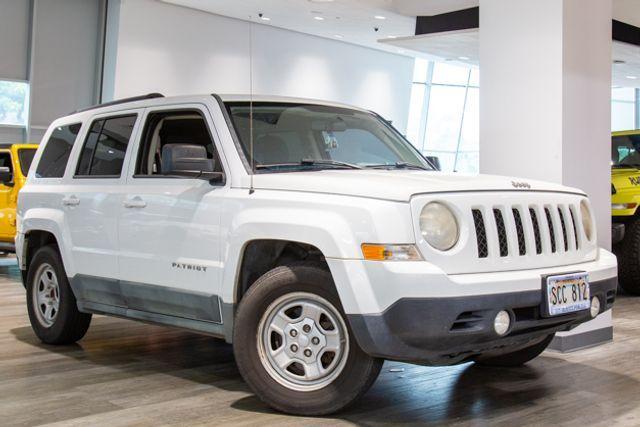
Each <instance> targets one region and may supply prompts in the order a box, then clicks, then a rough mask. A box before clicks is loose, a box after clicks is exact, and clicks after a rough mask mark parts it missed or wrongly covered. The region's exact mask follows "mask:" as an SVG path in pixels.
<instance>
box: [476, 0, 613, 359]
mask: <svg viewBox="0 0 640 427" xmlns="http://www.w3.org/2000/svg"><path fill="white" fill-rule="evenodd" d="M611 9H612V4H611V0H480V88H481V89H480V91H481V92H480V171H481V172H482V173H492V174H498V175H512V176H520V177H525V178H532V179H541V180H546V181H553V182H559V183H562V184H565V185H568V186H573V187H578V188H581V189H582V190H584V191H586V192H587V194H588V195H589V197H590V199H591V203H592V206H593V209H594V212H595V215H596V221H597V225H598V239H599V243H600V245H601V246H602V247H605V248H610V246H611V184H610V182H611V178H610V174H611V171H610V140H611V112H610V111H611V44H612V41H611V19H612V11H611ZM610 332H611V313H610V312H608V313H604V314H603V315H601V316H599V317H598V318H597V319H595V320H594V321H592V322H589V323H586V324H584V325H581V326H580V327H579V328H576V329H575V330H574V331H571V332H569V333H562V334H559V336H560V337H562V338H560V339H559V340H557V342H554V344H556V347H558V348H560V347H566V346H567V345H568V344H567V343H569V342H571V343H576V345H578V346H579V344H580V342H583V343H585V344H589V343H590V342H589V339H591V340H593V339H596V340H597V339H598V337H601V338H603V339H606V337H607V335H610ZM577 334H582V335H581V336H582V337H584V340H582V341H581V340H580V339H576V338H577ZM567 336H573V338H570V339H566V337H567ZM563 339H564V342H565V344H563V343H562V341H563ZM569 347H571V345H569Z"/></svg>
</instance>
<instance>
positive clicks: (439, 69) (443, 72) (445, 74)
mask: <svg viewBox="0 0 640 427" xmlns="http://www.w3.org/2000/svg"><path fill="white" fill-rule="evenodd" d="M468 80H469V68H467V67H461V66H459V65H453V64H447V63H446V62H436V63H435V64H434V66H433V78H432V80H431V83H433V84H444V85H462V86H466V85H467V81H468Z"/></svg>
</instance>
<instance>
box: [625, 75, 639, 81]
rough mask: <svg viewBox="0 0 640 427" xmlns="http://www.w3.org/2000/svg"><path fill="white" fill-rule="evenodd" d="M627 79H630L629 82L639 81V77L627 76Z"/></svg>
mask: <svg viewBox="0 0 640 427" xmlns="http://www.w3.org/2000/svg"><path fill="white" fill-rule="evenodd" d="M627 78H628V79H629V80H635V79H637V78H638V77H637V76H627Z"/></svg>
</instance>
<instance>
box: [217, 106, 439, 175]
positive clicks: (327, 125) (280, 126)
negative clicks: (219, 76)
mask: <svg viewBox="0 0 640 427" xmlns="http://www.w3.org/2000/svg"><path fill="white" fill-rule="evenodd" d="M226 106H227V109H228V111H229V114H230V116H231V120H232V122H233V125H234V127H235V130H236V132H237V134H238V137H239V139H240V144H241V146H242V151H243V154H244V156H245V157H246V158H247V159H250V158H251V156H250V154H249V151H250V147H249V145H250V139H249V131H250V115H249V103H248V102H229V103H227V104H226ZM253 153H254V161H255V169H256V172H257V173H264V172H274V171H296V170H308V169H329V168H332V169H334V168H349V169H362V168H415V169H426V170H434V169H433V167H432V166H431V165H430V164H429V163H428V162H427V161H426V160H425V159H424V158H423V157H422V156H421V155H420V153H419V152H418V151H417V150H416V149H415V148H413V147H412V146H411V144H409V143H408V142H407V141H406V140H405V139H403V138H402V136H401V135H400V134H398V132H397V131H395V130H394V129H393V128H392V127H391V126H390V125H389V124H388V123H386V122H385V121H384V120H382V119H380V118H378V117H377V116H375V115H373V114H370V113H365V112H361V111H357V110H351V109H347V108H339V107H330V106H323V105H312V104H293V103H270V102H260V103H257V102H254V103H253Z"/></svg>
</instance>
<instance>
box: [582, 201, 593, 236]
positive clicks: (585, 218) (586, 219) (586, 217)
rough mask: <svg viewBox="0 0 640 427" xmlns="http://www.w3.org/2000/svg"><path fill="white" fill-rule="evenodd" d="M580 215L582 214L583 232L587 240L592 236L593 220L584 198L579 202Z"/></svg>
mask: <svg viewBox="0 0 640 427" xmlns="http://www.w3.org/2000/svg"><path fill="white" fill-rule="evenodd" d="M580 215H581V216H582V228H584V234H586V236H587V240H591V239H592V238H593V221H592V220H591V211H590V210H589V205H588V204H587V201H586V200H583V201H581V202H580Z"/></svg>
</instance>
